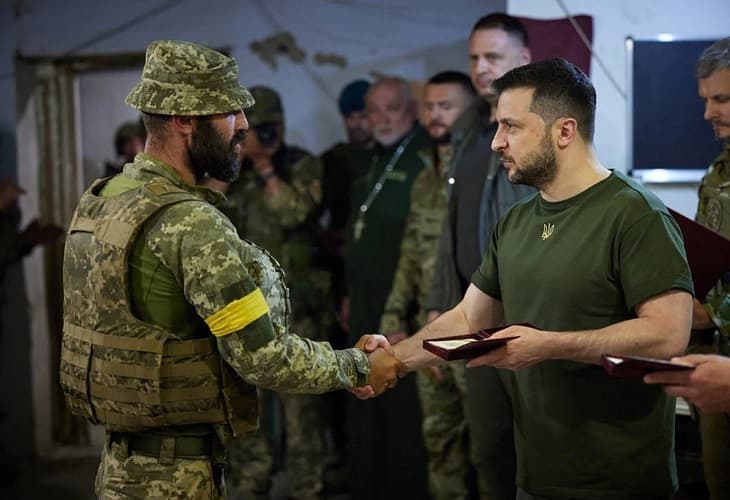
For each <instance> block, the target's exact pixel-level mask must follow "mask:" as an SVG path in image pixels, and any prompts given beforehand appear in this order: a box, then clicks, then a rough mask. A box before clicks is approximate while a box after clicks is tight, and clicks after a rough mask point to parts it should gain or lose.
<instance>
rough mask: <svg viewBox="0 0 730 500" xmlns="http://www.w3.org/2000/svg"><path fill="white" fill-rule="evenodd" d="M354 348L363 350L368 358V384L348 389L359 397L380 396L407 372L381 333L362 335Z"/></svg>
mask: <svg viewBox="0 0 730 500" xmlns="http://www.w3.org/2000/svg"><path fill="white" fill-rule="evenodd" d="M355 348H356V349H360V350H361V351H363V352H365V353H366V354H367V356H368V359H369V360H370V376H369V377H368V385H366V386H364V387H352V388H350V389H348V391H349V392H350V393H352V394H354V395H355V396H356V397H357V398H359V399H369V398H372V397H375V396H380V395H381V394H382V393H383V392H385V390H386V389H392V388H393V387H395V386H396V384H397V383H398V378H399V377H403V376H405V375H406V373H408V369H407V368H406V366H405V365H404V364H403V363H401V362H400V361H398V359H397V358H396V357H395V352H394V351H393V346H391V345H390V342H388V339H386V338H385V337H384V336H383V335H363V336H362V337H360V340H358V341H357V344H355Z"/></svg>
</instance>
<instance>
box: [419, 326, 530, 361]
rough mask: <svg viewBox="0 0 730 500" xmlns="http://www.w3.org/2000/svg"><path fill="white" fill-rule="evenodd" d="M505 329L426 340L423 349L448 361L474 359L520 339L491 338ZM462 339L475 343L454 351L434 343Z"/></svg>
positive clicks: (503, 327)
mask: <svg viewBox="0 0 730 500" xmlns="http://www.w3.org/2000/svg"><path fill="white" fill-rule="evenodd" d="M505 328H507V327H506V326H500V327H499V328H490V329H488V330H479V331H478V332H476V333H467V334H466V335H456V336H454V337H442V338H438V339H431V340H424V341H423V348H424V349H426V350H427V351H429V352H432V353H433V354H435V355H436V356H438V357H440V358H443V359H445V360H447V361H454V360H456V359H472V358H476V357H477V356H481V355H482V354H485V353H487V352H489V351H492V350H494V349H498V348H500V347H502V346H503V345H505V344H506V343H507V342H509V341H510V340H513V339H516V338H518V336H512V337H503V338H499V339H490V338H489V337H491V336H492V334H493V333H496V332H498V331H500V330H504V329H505ZM460 339H475V342H470V343H469V344H465V345H463V346H461V347H456V348H453V349H448V348H444V347H441V346H438V345H435V344H434V343H433V342H441V341H451V340H460Z"/></svg>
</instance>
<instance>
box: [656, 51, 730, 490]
mask: <svg viewBox="0 0 730 500" xmlns="http://www.w3.org/2000/svg"><path fill="white" fill-rule="evenodd" d="M697 83H698V86H699V94H700V97H701V98H702V100H703V101H704V102H705V120H707V121H709V122H710V123H711V124H712V128H713V130H714V132H715V137H716V138H717V139H718V140H720V141H722V143H723V146H724V147H723V151H722V153H721V154H720V156H718V157H717V158H716V159H715V161H714V162H713V163H712V165H711V166H710V169H709V170H708V171H707V173H706V174H705V176H704V177H703V178H702V183H701V184H700V191H699V203H698V205H697V222H699V223H700V224H703V225H705V226H707V227H708V228H710V229H712V230H713V231H715V232H717V233H719V234H721V235H723V236H724V237H725V238H729V239H730V38H723V39H722V40H718V41H717V42H715V43H714V44H712V45H711V46H710V47H708V48H707V49H705V51H704V52H703V53H702V55H701V56H700V58H699V60H698V61H697ZM700 299H701V301H700V300H698V299H695V300H694V307H693V314H692V328H693V329H694V330H710V331H712V332H713V333H714V332H715V331H717V333H718V335H717V338H716V340H715V343H714V346H713V351H714V352H715V353H716V354H720V356H717V355H714V356H713V355H701V354H691V355H689V356H686V357H682V358H678V361H682V362H686V363H690V364H693V365H697V367H696V368H695V370H694V373H692V374H689V373H687V374H681V375H679V374H678V375H672V374H670V373H662V374H655V375H651V376H648V377H647V381H651V382H652V383H666V384H669V385H668V386H667V392H668V393H669V394H670V395H672V396H679V397H683V398H685V399H688V400H689V401H690V402H691V403H693V404H696V405H697V407H698V408H699V410H700V416H699V418H700V431H701V434H702V461H703V465H704V472H705V482H706V483H707V488H708V490H709V491H710V498H712V500H720V499H725V498H728V495H730V417H729V416H728V409H730V394H728V392H727V389H726V388H727V386H728V385H729V384H730V359H728V358H727V356H730V347H729V343H730V270H728V271H727V272H725V274H724V275H723V276H722V278H721V279H720V280H719V281H718V282H717V284H716V285H715V286H714V287H713V288H712V289H711V290H710V291H709V293H708V294H707V296H706V297H704V298H702V297H700ZM694 336H695V335H693V337H694ZM700 349H703V348H701V347H699V348H693V349H692V350H693V351H695V352H697V351H699V350H700ZM723 393H724V395H723Z"/></svg>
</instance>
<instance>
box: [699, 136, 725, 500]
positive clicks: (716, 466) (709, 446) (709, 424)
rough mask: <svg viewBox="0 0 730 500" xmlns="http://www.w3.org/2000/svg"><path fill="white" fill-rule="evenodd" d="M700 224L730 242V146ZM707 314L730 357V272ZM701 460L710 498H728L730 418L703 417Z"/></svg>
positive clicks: (702, 199) (708, 180) (709, 183)
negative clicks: (729, 345)
mask: <svg viewBox="0 0 730 500" xmlns="http://www.w3.org/2000/svg"><path fill="white" fill-rule="evenodd" d="M697 222H699V223H701V224H703V225H705V226H707V227H709V228H710V229H712V230H713V231H715V232H717V233H719V234H721V235H723V236H724V237H726V238H730V144H726V145H725V149H724V151H723V152H722V154H720V156H719V157H718V158H717V159H716V160H715V161H714V162H713V164H712V166H711V167H710V170H709V171H708V172H707V174H705V176H704V177H703V179H702V183H701V185H700V190H699V204H698V206H697ZM704 306H705V310H706V311H707V314H708V315H709V316H710V318H711V319H712V322H713V323H714V324H715V325H716V326H717V329H718V331H719V345H718V352H719V353H720V354H723V355H725V356H728V355H730V349H728V339H730V271H728V272H726V273H725V274H724V275H723V277H722V278H721V279H720V280H719V281H718V283H717V284H716V285H715V286H714V287H713V288H712V289H711V290H710V292H709V293H708V294H707V297H705V303H704ZM700 430H701V432H702V459H703V462H704V468H705V481H706V482H707V486H708V488H709V490H710V494H711V498H713V499H715V498H718V499H719V498H726V497H727V494H728V492H729V491H730V475H729V474H728V471H730V416H728V415H726V414H720V415H705V414H702V415H701V416H700Z"/></svg>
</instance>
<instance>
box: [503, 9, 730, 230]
mask: <svg viewBox="0 0 730 500" xmlns="http://www.w3.org/2000/svg"><path fill="white" fill-rule="evenodd" d="M562 4H563V5H565V6H566V8H567V10H568V12H570V13H571V14H589V15H591V16H593V23H594V34H593V46H594V50H595V51H596V52H597V54H598V57H600V59H601V60H602V61H603V62H604V63H605V65H606V67H607V69H608V72H609V73H610V74H611V75H612V76H613V77H614V79H615V80H616V81H617V82H618V84H619V86H620V89H621V90H622V91H623V90H624V89H625V88H626V60H625V48H624V40H625V38H626V37H627V36H632V37H634V38H649V37H655V36H656V35H658V34H660V33H670V34H672V35H675V36H676V37H678V38H696V39H708V38H721V37H724V36H728V23H727V20H728V19H730V2H727V1H724V0H697V1H694V2H691V3H687V2H686V1H684V0H662V1H661V2H656V1H649V0H612V1H602V2H598V1H594V0H562ZM507 11H508V12H509V13H510V14H513V15H519V16H526V17H534V18H538V19H550V18H556V17H564V16H565V13H564V11H563V10H562V9H561V7H560V2H559V1H557V0H556V1H552V0H551V1H537V0H508V2H507ZM591 72H592V75H591V78H592V80H593V83H594V85H595V86H596V92H597V94H598V109H597V117H596V137H595V142H596V150H597V152H598V156H599V158H600V159H601V161H602V162H603V163H604V164H605V165H606V166H607V167H609V168H616V169H619V170H622V171H626V168H627V165H626V162H627V152H626V148H627V145H626V144H627V137H626V123H627V121H626V101H625V99H624V97H623V96H622V95H621V94H620V93H619V91H618V90H616V88H615V87H614V86H613V84H612V83H611V82H610V80H609V78H608V76H607V73H606V71H604V69H603V68H602V67H601V66H600V65H599V64H597V61H596V59H595V57H594V59H593V60H592V61H591ZM667 104H668V105H670V104H671V103H667ZM657 126H661V124H657ZM649 187H650V188H651V189H652V190H653V191H654V192H655V193H656V194H657V195H658V196H659V197H660V198H662V200H663V201H664V203H665V204H667V205H668V206H670V207H672V208H675V209H676V210H678V211H679V212H681V213H683V214H685V215H687V216H690V217H693V216H694V212H695V209H696V207H697V185H696V184H681V185H668V184H651V185H649Z"/></svg>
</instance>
